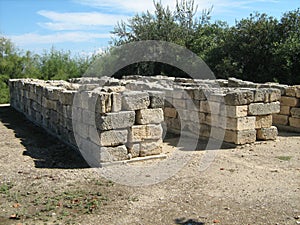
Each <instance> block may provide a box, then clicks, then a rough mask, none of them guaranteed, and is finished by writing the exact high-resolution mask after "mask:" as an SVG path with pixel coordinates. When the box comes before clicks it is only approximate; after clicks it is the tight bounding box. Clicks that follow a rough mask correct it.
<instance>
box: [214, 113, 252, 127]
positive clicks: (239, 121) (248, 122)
mask: <svg viewBox="0 0 300 225" xmlns="http://www.w3.org/2000/svg"><path fill="white" fill-rule="evenodd" d="M255 119H256V118H255V116H248V117H238V118H231V117H227V118H226V117H215V119H214V118H212V122H214V124H212V125H213V126H214V127H221V128H223V129H227V130H252V129H255Z"/></svg>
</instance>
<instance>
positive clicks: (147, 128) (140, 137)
mask: <svg viewBox="0 0 300 225" xmlns="http://www.w3.org/2000/svg"><path fill="white" fill-rule="evenodd" d="M162 133H163V129H162V126H161V125H160V124H159V125H155V124H149V125H135V126H132V127H131V129H130V133H129V142H130V143H134V142H141V141H144V140H154V139H160V138H161V137H162Z"/></svg>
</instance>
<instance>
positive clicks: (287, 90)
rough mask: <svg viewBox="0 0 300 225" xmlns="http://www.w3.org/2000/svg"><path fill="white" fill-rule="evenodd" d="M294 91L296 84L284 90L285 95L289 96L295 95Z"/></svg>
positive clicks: (295, 91)
mask: <svg viewBox="0 0 300 225" xmlns="http://www.w3.org/2000/svg"><path fill="white" fill-rule="evenodd" d="M296 93H297V87H296V86H291V87H288V88H287V89H286V91H285V95H286V96H290V97H296Z"/></svg>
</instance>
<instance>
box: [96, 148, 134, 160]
mask: <svg viewBox="0 0 300 225" xmlns="http://www.w3.org/2000/svg"><path fill="white" fill-rule="evenodd" d="M127 159H128V151H127V148H126V146H125V145H121V146H117V147H102V148H100V161H101V162H112V161H122V160H127Z"/></svg>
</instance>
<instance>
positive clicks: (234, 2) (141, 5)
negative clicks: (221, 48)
mask: <svg viewBox="0 0 300 225" xmlns="http://www.w3.org/2000/svg"><path fill="white" fill-rule="evenodd" d="M73 1H74V2H76V3H79V4H82V5H88V6H91V7H95V8H107V9H111V10H113V11H114V12H116V10H121V11H122V12H135V13H136V12H143V11H144V12H145V11H147V10H149V11H153V10H154V6H153V0H143V1H137V0H126V1H124V0H73ZM260 2H265V3H266V2H267V3H277V2H278V0H195V4H196V5H198V8H199V10H200V11H201V10H202V9H207V8H210V7H211V6H212V5H213V6H214V12H223V11H228V10H231V9H235V10H237V9H239V8H249V7H250V5H252V6H253V4H255V3H260ZM161 3H162V4H163V5H168V6H170V8H171V9H174V8H175V4H176V1H175V0H161Z"/></svg>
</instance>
